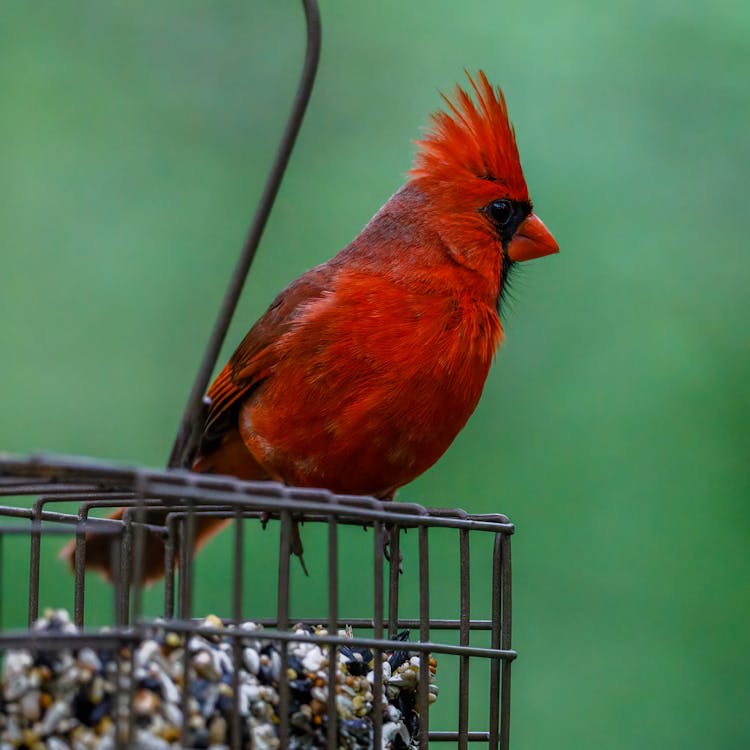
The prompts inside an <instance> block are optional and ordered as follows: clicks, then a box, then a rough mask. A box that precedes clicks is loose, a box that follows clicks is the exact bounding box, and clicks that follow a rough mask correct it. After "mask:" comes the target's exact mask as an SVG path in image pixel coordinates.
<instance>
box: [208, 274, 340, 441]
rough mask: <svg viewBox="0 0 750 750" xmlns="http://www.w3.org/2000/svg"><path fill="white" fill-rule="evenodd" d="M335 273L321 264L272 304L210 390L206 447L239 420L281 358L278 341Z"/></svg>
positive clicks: (285, 290)
mask: <svg viewBox="0 0 750 750" xmlns="http://www.w3.org/2000/svg"><path fill="white" fill-rule="evenodd" d="M334 274H335V271H334V269H333V268H332V267H331V266H330V265H329V264H324V265H322V266H317V267H316V268H313V269H311V270H310V271H308V272H307V273H306V274H304V275H302V276H300V277H299V278H298V279H296V280H295V281H293V282H292V283H291V284H290V285H289V286H288V287H287V288H286V289H284V291H283V292H281V294H279V296H278V297H276V299H275V300H274V301H273V302H272V303H271V305H270V306H269V308H268V309H267V310H266V312H265V313H263V315H262V316H261V317H260V318H259V319H258V321H257V322H256V323H255V325H254V326H253V327H252V328H251V329H250V330H249V331H248V333H247V335H246V336H245V338H244V339H243V340H242V343H241V344H240V345H239V346H238V347H237V350H236V351H235V353H234V354H233V355H232V357H231V358H230V360H229V362H228V363H227V364H226V366H225V367H224V369H223V370H222V371H221V372H220V373H219V375H218V376H217V378H216V380H215V381H214V382H213V384H212V385H211V387H210V388H209V389H208V394H207V395H208V398H209V399H210V402H211V403H210V405H209V408H208V416H207V418H206V423H205V426H204V428H203V446H202V448H201V452H203V450H204V449H205V448H206V447H207V446H206V443H214V442H215V441H216V440H217V439H218V438H220V437H221V435H222V434H223V433H224V432H225V430H226V429H227V427H229V426H232V425H233V424H234V422H235V419H234V417H235V415H236V412H237V409H238V408H239V405H240V402H241V401H242V400H243V399H244V398H245V397H247V396H248V395H250V393H251V392H252V390H253V389H254V388H256V387H257V386H258V385H259V384H260V383H262V382H263V380H265V379H266V378H267V377H268V375H269V373H270V372H271V370H272V369H273V366H274V365H275V363H276V361H277V357H278V356H279V355H278V347H277V346H276V343H277V342H278V340H279V339H280V338H281V337H282V336H283V335H284V334H285V333H286V332H287V331H289V330H290V329H291V328H292V327H293V325H294V322H295V320H296V319H297V317H298V316H299V312H300V309H301V308H302V307H303V306H304V305H305V303H307V302H309V301H310V300H313V299H316V298H318V297H320V296H322V294H323V292H325V291H326V290H327V289H330V288H331V282H332V279H333V276H334Z"/></svg>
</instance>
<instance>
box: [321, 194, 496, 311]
mask: <svg viewBox="0 0 750 750" xmlns="http://www.w3.org/2000/svg"><path fill="white" fill-rule="evenodd" d="M480 242H485V243H486V237H484V236H479V237H477V236H476V235H475V234H473V233H472V232H471V229H470V227H465V228H464V231H463V232H461V231H460V229H459V231H456V227H455V225H453V226H451V225H450V220H449V219H448V218H447V217H445V216H440V215H436V212H435V211H434V210H433V209H432V208H431V206H430V202H429V200H428V199H427V198H426V197H425V195H424V194H423V193H422V192H421V191H420V189H419V188H418V187H417V185H415V184H414V183H413V182H408V183H406V184H405V185H404V186H403V187H401V188H400V189H399V190H398V191H397V192H396V193H395V194H394V195H393V196H391V198H390V199H389V200H388V202H387V203H386V204H385V205H384V206H383V207H382V208H381V209H380V210H379V211H378V212H377V213H376V214H375V216H373V218H372V219H371V220H370V222H369V223H368V224H367V226H365V228H364V229H363V230H362V232H361V233H360V234H359V236H358V237H356V239H354V241H353V242H352V243H351V244H350V245H349V246H348V247H346V248H345V249H344V250H342V251H341V253H339V256H338V257H337V259H336V260H338V261H340V262H345V263H347V264H348V263H351V262H352V261H355V262H356V265H357V266H358V267H359V268H360V269H361V270H367V269H368V268H371V269H372V270H373V272H375V273H377V274H378V275H379V276H381V277H383V276H384V277H387V278H388V279H389V280H391V281H392V282H393V283H395V284H398V285H400V286H405V287H407V288H409V289H410V290H412V291H423V292H424V293H428V294H440V295H446V296H462V297H466V296H469V297H472V298H474V299H476V301H477V302H480V301H481V302H483V303H486V304H487V305H488V306H490V307H491V308H493V309H494V308H495V306H496V301H497V298H498V295H499V293H500V274H501V262H502V256H501V254H500V253H499V252H497V250H496V248H494V247H493V248H486V247H485V248H478V247H477V244H478V243H480Z"/></svg>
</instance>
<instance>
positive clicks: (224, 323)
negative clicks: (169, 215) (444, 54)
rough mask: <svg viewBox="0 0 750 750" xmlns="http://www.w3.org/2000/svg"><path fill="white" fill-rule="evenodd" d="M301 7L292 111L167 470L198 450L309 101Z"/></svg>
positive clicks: (312, 23)
mask: <svg viewBox="0 0 750 750" xmlns="http://www.w3.org/2000/svg"><path fill="white" fill-rule="evenodd" d="M302 5H303V6H304V9H305V19H306V22H307V46H306V50H305V62H304V65H303V67H302V76H301V78H300V82H299V86H298V87H297V95H296V97H295V99H294V105H293V106H292V112H291V114H290V115H289V119H288V121H287V124H286V128H285V129H284V134H283V136H282V138H281V143H280V144H279V148H278V151H277V152H276V158H275V159H274V162H273V165H272V166H271V171H270V173H269V175H268V178H267V179H266V184H265V187H264V189H263V195H262V196H261V198H260V201H259V203H258V207H257V208H256V210H255V216H254V217H253V221H252V224H251V225H250V229H249V230H248V233H247V237H246V239H245V243H244V245H243V247H242V252H241V253H240V257H239V259H238V261H237V265H236V266H235V269H234V273H233V274H232V277H231V278H230V280H229V286H228V287H227V291H226V293H225V295H224V300H223V302H222V303H221V308H220V309H219V315H218V317H217V318H216V322H215V323H214V327H213V330H212V331H211V337H210V338H209V340H208V344H207V346H206V351H205V352H204V354H203V360H202V361H201V364H200V367H199V368H198V373H197V375H196V377H195V382H194V383H193V388H192V390H191V391H190V396H189V397H188V401H187V404H186V406H185V411H184V413H183V415H182V422H181V423H180V427H179V430H178V432H177V436H176V438H175V442H174V445H173V447H172V453H171V455H170V457H169V464H168V465H169V467H170V468H171V467H185V468H188V467H189V466H190V464H191V463H192V461H193V458H194V456H195V452H196V450H197V449H198V443H199V441H200V431H201V427H202V424H203V419H204V417H205V411H206V407H207V404H206V403H205V401H204V398H203V394H204V393H205V392H206V388H207V387H208V381H209V379H210V377H211V373H212V372H213V370H214V367H215V366H216V360H217V359H218V357H219V352H220V350H221V347H222V344H223V343H224V339H225V338H226V335H227V330H228V329H229V324H230V322H231V320H232V316H233V315H234V311H235V309H236V307H237V301H238V300H239V297H240V294H241V292H242V288H243V286H244V285H245V280H246V279H247V274H248V271H249V270H250V266H251V264H252V262H253V259H254V258H255V253H256V250H257V249H258V243H259V242H260V238H261V236H262V235H263V230H264V229H265V226H266V221H267V220H268V216H269V214H270V213H271V208H272V206H273V203H274V200H275V199H276V194H277V193H278V191H279V186H280V185H281V179H282V177H283V176H284V171H285V170H286V166H287V163H288V162H289V156H290V155H291V153H292V149H293V148H294V143H295V141H296V139H297V133H298V132H299V129H300V125H301V124H302V118H303V117H304V114H305V110H306V109H307V104H308V101H309V100H310V94H311V92H312V87H313V83H314V81H315V73H316V71H317V68H318V60H319V58H320V34H321V32H320V12H319V10H318V4H317V1H316V0H302Z"/></svg>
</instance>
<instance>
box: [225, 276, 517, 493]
mask: <svg viewBox="0 0 750 750" xmlns="http://www.w3.org/2000/svg"><path fill="white" fill-rule="evenodd" d="M501 336H502V330H501V328H500V323H499V320H498V318H497V314H496V312H495V310H494V309H493V307H492V305H491V304H486V303H485V302H484V301H479V300H476V299H474V298H472V297H471V295H468V294H467V295H461V294H455V295H440V294H423V293H410V292H409V291H408V290H404V289H403V288H401V287H398V286H395V285H392V284H388V283H379V282H377V281H373V279H372V278H370V277H368V279H367V282H366V283H362V284H357V283H349V284H348V285H346V287H345V288H344V289H342V290H341V291H338V292H336V293H335V294H334V293H331V294H328V295H326V296H324V297H322V298H320V299H317V300H315V301H314V302H312V303H310V304H309V305H308V306H307V309H305V311H304V312H303V314H302V315H301V316H300V319H299V321H298V323H297V324H296V325H295V326H294V328H293V329H292V330H291V331H290V332H288V333H287V334H285V336H284V337H282V339H281V340H280V341H279V342H278V346H279V347H280V350H279V353H278V361H277V364H276V365H275V366H274V368H273V369H272V372H271V373H270V375H269V377H268V379H267V380H266V382H265V383H264V384H263V386H262V387H261V388H259V389H258V390H257V392H256V393H255V394H254V395H253V397H252V398H250V399H249V400H248V401H247V402H246V403H245V405H244V407H243V409H242V412H241V416H240V431H241V433H242V436H243V439H244V441H245V443H246V445H247V446H248V448H249V449H250V451H251V453H253V455H254V457H255V458H256V459H257V460H258V461H259V462H260V463H262V464H263V465H264V466H265V467H266V468H267V469H268V471H269V473H270V474H271V475H272V476H275V477H276V478H278V479H280V480H282V481H285V482H287V483H289V484H297V485H302V486H321V487H327V488H329V489H331V490H334V491H336V492H345V493H354V494H375V495H385V494H387V493H389V492H391V491H392V490H393V489H395V488H397V487H400V486H401V485H403V484H406V483H407V482H410V481H411V480H412V479H414V478H415V477H416V476H418V475H419V474H421V473H422V472H423V471H425V470H426V469H427V468H428V467H429V466H431V465H432V464H433V463H434V462H435V461H436V460H437V459H438V458H439V457H440V456H441V455H442V454H443V453H444V452H445V450H446V449H447V448H448V446H449V445H450V444H451V442H452V441H453V439H454V438H455V437H456V435H457V434H458V432H459V431H460V430H461V428H462V427H463V426H464V424H465V423H466V421H467V420H468V418H469V416H470V415H471V413H472V412H473V411H474V408H475V407H476V405H477V402H478V401H479V397H480V396H481V392H482V388H483V386H484V382H485V379H486V377H487V373H488V371H489V368H490V364H491V362H492V358H493V355H494V352H495V350H496V348H497V345H498V344H499V342H500V339H501Z"/></svg>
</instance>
